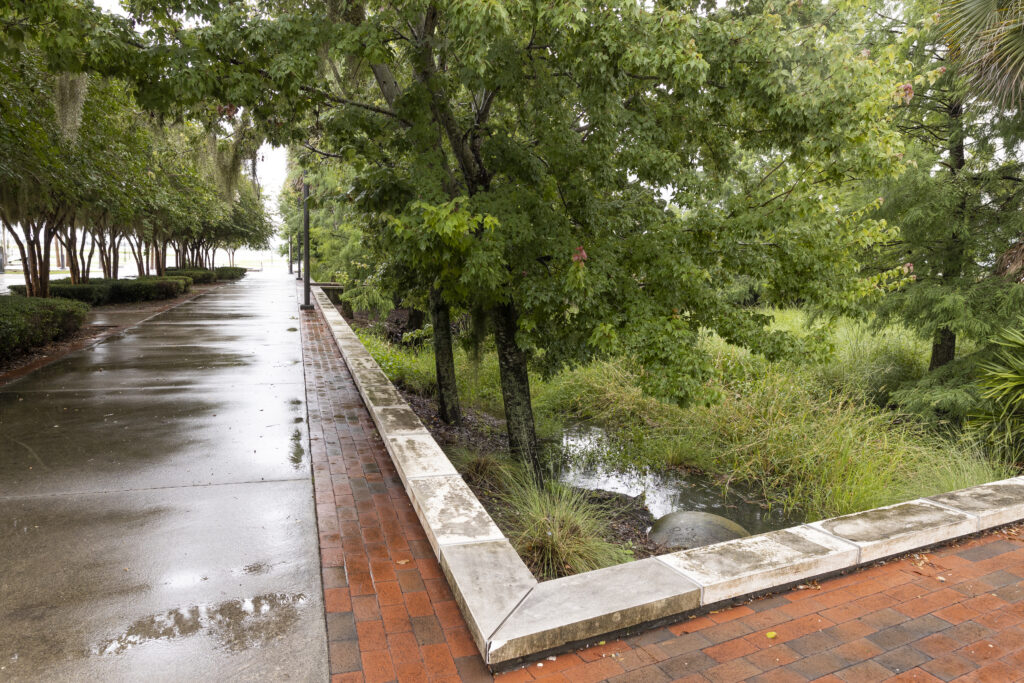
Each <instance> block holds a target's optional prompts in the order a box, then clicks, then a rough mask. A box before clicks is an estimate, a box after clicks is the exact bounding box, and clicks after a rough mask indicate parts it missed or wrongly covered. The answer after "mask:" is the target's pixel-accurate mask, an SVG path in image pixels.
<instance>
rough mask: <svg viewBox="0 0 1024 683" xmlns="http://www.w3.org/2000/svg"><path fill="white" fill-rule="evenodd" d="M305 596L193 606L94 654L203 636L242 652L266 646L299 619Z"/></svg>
mask: <svg viewBox="0 0 1024 683" xmlns="http://www.w3.org/2000/svg"><path fill="white" fill-rule="evenodd" d="M305 604H306V595H305V594H304V593H293V594H287V593H270V594H267V595H259V596H256V597H253V598H244V599H241V600H228V601H226V602H222V603H220V604H218V605H205V604H204V605H193V606H191V607H182V608H179V609H173V610H168V611H167V612H161V613H159V614H154V615H152V616H148V617H144V618H142V619H139V620H138V621H136V622H135V623H134V624H132V625H131V626H130V627H129V628H128V630H126V631H125V632H124V633H121V634H120V635H118V636H117V637H116V638H112V639H110V640H106V641H103V642H101V643H99V644H98V645H94V646H93V647H92V651H91V654H93V655H116V654H120V653H121V652H124V651H126V650H129V649H131V648H132V647H135V646H137V645H143V644H145V643H148V642H152V641H169V640H174V639H177V638H188V637H191V636H196V635H201V636H207V637H210V638H213V639H215V640H217V641H218V643H219V644H220V646H221V647H223V648H225V649H227V650H232V651H239V650H245V649H249V648H256V647H261V646H263V645H265V644H266V643H268V642H270V641H271V640H273V639H275V638H277V637H278V636H279V635H281V634H283V633H285V632H286V631H287V630H288V629H289V628H291V626H292V625H293V624H294V623H295V622H296V621H297V620H298V618H299V611H300V610H301V609H302V608H303V607H304V606H305Z"/></svg>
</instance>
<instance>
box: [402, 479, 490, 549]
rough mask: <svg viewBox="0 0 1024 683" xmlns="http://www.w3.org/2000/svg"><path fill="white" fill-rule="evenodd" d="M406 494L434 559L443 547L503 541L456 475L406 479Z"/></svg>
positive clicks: (487, 516) (485, 512)
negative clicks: (425, 535)
mask: <svg viewBox="0 0 1024 683" xmlns="http://www.w3.org/2000/svg"><path fill="white" fill-rule="evenodd" d="M406 491H407V492H408V493H409V498H410V499H411V500H412V504H413V507H414V508H415V510H416V514H417V515H418V516H419V518H420V521H421V522H422V523H423V530H424V531H425V532H426V534H427V540H429V541H430V545H431V546H433V548H434V554H435V555H437V556H438V557H440V548H441V547H442V546H445V545H451V544H453V543H477V542H482V541H500V540H503V539H504V538H505V536H504V535H503V534H502V533H501V530H500V529H498V526H497V525H496V524H495V523H494V520H492V519H491V516H490V515H488V514H487V510H485V509H484V506H483V505H481V504H480V501H479V500H477V498H476V496H474V495H473V492H472V491H471V490H470V489H469V487H468V486H466V482H464V481H462V477H460V476H458V475H453V476H448V477H425V478H423V479H410V480H409V482H408V485H407V488H406Z"/></svg>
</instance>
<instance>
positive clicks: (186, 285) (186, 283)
mask: <svg viewBox="0 0 1024 683" xmlns="http://www.w3.org/2000/svg"><path fill="white" fill-rule="evenodd" d="M138 279H139V280H177V281H178V282H180V283H181V287H182V293H185V292H188V291H191V289H192V278H190V277H189V276H187V275H143V276H142V277H140V278H138Z"/></svg>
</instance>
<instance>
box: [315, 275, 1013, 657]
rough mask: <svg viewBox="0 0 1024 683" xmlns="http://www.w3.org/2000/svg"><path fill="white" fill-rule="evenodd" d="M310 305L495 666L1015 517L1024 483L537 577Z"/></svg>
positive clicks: (333, 315) (354, 351)
mask: <svg viewBox="0 0 1024 683" xmlns="http://www.w3.org/2000/svg"><path fill="white" fill-rule="evenodd" d="M314 293H315V300H316V303H317V305H318V307H319V308H320V311H321V314H322V315H323V316H324V319H325V320H326V322H327V324H328V325H329V327H330V328H331V332H332V334H333V335H334V338H335V340H336V341H337V343H338V347H339V348H340V349H341V352H342V355H343V356H344V358H345V362H346V364H347V365H348V367H349V369H350V370H351V372H352V375H353V377H354V378H355V382H356V386H357V387H358V389H359V393H360V395H361V396H362V397H363V401H364V402H365V403H366V407H367V409H368V410H369V412H370V415H371V416H372V417H373V421H374V423H375V424H376V426H377V429H378V430H379V431H380V434H381V437H382V438H383V440H384V445H385V446H386V448H387V450H388V453H389V454H390V455H391V458H392V459H393V460H394V462H395V467H396V469H397V470H398V473H399V476H401V478H402V481H403V482H404V484H405V490H406V492H407V493H408V495H409V499H410V500H411V501H412V504H413V508H414V509H415V510H416V514H417V516H418V517H419V520H420V522H421V523H422V525H423V528H424V530H425V531H426V534H427V538H428V539H429V540H430V544H431V546H432V547H433V549H434V553H435V554H436V555H437V558H438V560H439V561H440V563H441V567H442V569H443V571H444V573H445V576H446V577H447V579H448V583H449V584H450V585H451V588H452V591H453V593H454V594H455V597H456V600H457V601H458V603H459V606H460V608H461V609H462V613H463V616H464V617H465V619H466V623H467V625H468V626H469V630H470V632H471V634H472V636H473V639H474V640H475V642H476V645H477V647H478V648H479V649H480V652H481V653H482V654H483V657H484V662H485V663H486V664H487V665H488V666H489V667H491V668H492V669H501V668H505V667H508V666H509V665H511V664H514V663H517V662H521V661H524V660H527V659H529V658H532V657H537V656H540V655H543V654H547V653H549V652H553V651H557V650H559V649H565V648H567V647H570V646H573V647H574V646H577V645H579V644H582V643H587V642H593V641H597V640H600V639H601V638H602V637H604V636H607V635H608V634H612V633H621V632H623V631H625V630H629V629H636V628H638V627H641V626H643V625H644V624H650V623H654V622H658V621H663V620H665V619H668V618H671V617H677V616H682V615H685V614H686V613H688V612H693V611H697V610H700V609H701V608H703V607H706V606H708V605H714V604H718V603H722V602H725V601H732V600H737V599H739V598H743V597H745V596H749V595H752V594H756V593H760V592H764V591H766V590H769V589H772V588H781V587H783V586H789V585H792V584H794V583H797V582H800V581H806V580H808V579H812V578H816V577H821V576H825V575H828V574H834V573H836V572H839V571H843V570H846V569H852V568H854V567H857V566H858V565H862V564H866V563H870V562H874V561H876V560H879V559H883V558H885V557H890V556H892V555H898V554H901V553H905V552H908V551H911V550H916V549H919V548H925V547H928V546H931V545H935V544H936V543H941V542H944V541H949V540H952V539H955V538H959V537H962V536H966V535H969V534H973V533H976V532H978V531H983V530H985V529H990V528H992V527H996V526H1000V525H1003V524H1008V523H1010V522H1015V521H1019V520H1021V519H1024V477H1015V478H1012V479H1007V480H1004V481H999V482H993V483H990V484H984V485H981V486H975V487H972V488H969V489H964V490H962V491H955V492H952V493H944V494H941V495H937V496H932V497H930V498H923V499H919V500H913V501H908V502H905V503H898V504H896V505H890V506H887V507H882V508H876V509H874V510H867V511H865V512H858V513H855V514H852V515H845V516H843V517H836V518H833V519H826V520H821V521H818V522H814V523H812V524H802V525H799V526H796V527H792V528H789V529H784V530H781V531H773V532H770V533H766V534H759V535H757V536H749V537H746V538H740V539H736V540H734V541H726V542H724V543H717V544H715V545H710V546H705V547H702V548H694V549H692V550H684V551H680V552H676V553H670V554H666V555H661V556H658V557H654V558H648V559H645V560H639V561H637V562H630V563H627V564H622V565H617V566H614V567H608V568H606V569H599V570H597V571H592V572H587V573H585V574H577V575H574V576H568V577H565V578H561V579H556V580H554V581H545V582H544V583H538V582H537V580H536V579H534V577H533V575H532V574H531V572H530V570H529V569H528V568H527V567H526V565H525V564H524V563H523V561H522V560H521V559H520V558H519V555H518V554H517V553H516V551H515V549H514V548H513V547H512V545H511V544H510V543H509V542H508V540H507V539H506V538H505V537H504V536H503V535H502V533H501V531H500V530H499V529H498V527H497V525H495V523H494V521H493V520H492V519H491V517H490V515H488V514H487V511H486V510H485V509H484V507H483V505H481V504H480V501H479V500H477V498H476V496H474V495H473V492H472V491H471V490H470V489H469V487H468V486H466V484H465V482H463V481H462V478H461V477H460V476H459V475H458V473H457V472H456V471H455V468H454V467H453V466H452V464H451V462H450V461H449V460H448V458H447V457H446V456H445V454H444V452H443V451H442V450H441V448H440V446H438V445H437V443H436V442H435V441H434V439H433V437H432V436H431V435H430V433H429V432H428V431H427V429H426V428H425V427H424V426H423V424H422V423H421V422H420V421H419V419H418V418H417V417H416V415H415V413H413V411H412V409H410V408H409V406H408V405H407V404H406V403H405V402H404V401H403V400H402V398H401V395H400V394H399V393H398V391H397V390H396V389H395V388H394V386H393V385H392V384H391V383H390V382H389V381H388V379H387V377H386V376H385V375H384V372H383V371H382V370H381V369H380V367H379V366H378V365H377V363H376V362H375V361H374V360H373V358H372V357H371V356H370V354H369V353H368V352H367V351H366V348H365V347H364V346H363V345H362V343H360V341H359V338H358V337H356V335H355V333H354V332H353V331H352V329H351V328H350V327H349V326H348V324H347V323H346V322H345V320H344V318H343V317H342V316H341V314H340V313H338V312H337V310H336V309H335V308H334V306H333V305H332V304H331V302H330V300H329V299H328V298H327V295H326V294H325V293H324V292H323V290H322V289H320V288H319V287H317V288H316V289H315V292H314Z"/></svg>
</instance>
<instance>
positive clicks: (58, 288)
mask: <svg viewBox="0 0 1024 683" xmlns="http://www.w3.org/2000/svg"><path fill="white" fill-rule="evenodd" d="M8 289H10V290H11V291H12V292H14V293H15V294H18V295H20V296H25V295H26V290H27V287H26V286H25V285H10V286H9V287H8ZM50 296H54V297H60V298H62V299H73V300H75V301H81V302H83V303H87V304H89V305H90V306H99V305H101V304H105V303H107V302H108V301H109V300H110V285H109V284H106V283H96V284H80V285H72V284H70V283H68V284H64V283H52V284H51V285H50Z"/></svg>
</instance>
